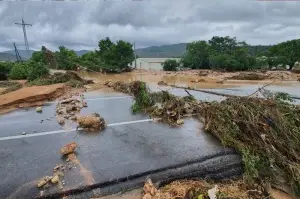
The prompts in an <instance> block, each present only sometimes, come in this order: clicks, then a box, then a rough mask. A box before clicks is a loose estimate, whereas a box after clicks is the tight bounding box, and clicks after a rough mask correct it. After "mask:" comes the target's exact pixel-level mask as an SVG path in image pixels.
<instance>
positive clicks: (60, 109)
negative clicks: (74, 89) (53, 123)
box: [56, 94, 87, 125]
mask: <svg viewBox="0 0 300 199" xmlns="http://www.w3.org/2000/svg"><path fill="white" fill-rule="evenodd" d="M77 95H79V94H77ZM83 107H87V103H86V102H85V101H83V99H80V100H79V99H77V98H74V97H73V96H71V97H70V98H67V99H65V98H64V99H63V100H61V101H59V102H58V104H57V106H56V119H57V122H58V123H59V124H60V125H64V124H65V120H66V119H70V120H74V121H75V120H76V119H77V117H76V114H77V113H79V112H80V110H81V109H82V108H83Z"/></svg>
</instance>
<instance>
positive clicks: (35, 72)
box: [27, 62, 49, 81]
mask: <svg viewBox="0 0 300 199" xmlns="http://www.w3.org/2000/svg"><path fill="white" fill-rule="evenodd" d="M28 69H29V70H28V76H27V79H28V80H29V81H32V80H35V79H39V78H41V77H44V76H47V75H49V68H48V67H47V66H46V65H45V64H43V63H41V62H30V63H28Z"/></svg>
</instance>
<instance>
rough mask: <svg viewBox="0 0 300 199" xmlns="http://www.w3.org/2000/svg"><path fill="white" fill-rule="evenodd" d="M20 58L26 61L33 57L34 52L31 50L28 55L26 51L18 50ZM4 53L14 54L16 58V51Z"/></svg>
mask: <svg viewBox="0 0 300 199" xmlns="http://www.w3.org/2000/svg"><path fill="white" fill-rule="evenodd" d="M18 51H19V54H20V56H21V57H22V58H23V59H24V60H27V59H29V58H30V57H31V55H32V53H33V52H34V50H29V53H27V51H26V50H18ZM3 53H8V54H12V55H14V56H15V51H14V50H8V51H4V52H3Z"/></svg>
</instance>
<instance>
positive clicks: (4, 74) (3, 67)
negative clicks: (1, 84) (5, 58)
mask: <svg viewBox="0 0 300 199" xmlns="http://www.w3.org/2000/svg"><path fill="white" fill-rule="evenodd" d="M13 65H14V62H0V81H2V80H7V78H8V74H9V73H10V71H11V69H12V67H13Z"/></svg>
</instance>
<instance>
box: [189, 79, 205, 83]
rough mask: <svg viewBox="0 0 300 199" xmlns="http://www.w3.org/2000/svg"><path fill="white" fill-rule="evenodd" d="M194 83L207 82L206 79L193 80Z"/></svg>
mask: <svg viewBox="0 0 300 199" xmlns="http://www.w3.org/2000/svg"><path fill="white" fill-rule="evenodd" d="M191 82H193V83H198V82H205V79H196V80H191Z"/></svg>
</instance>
